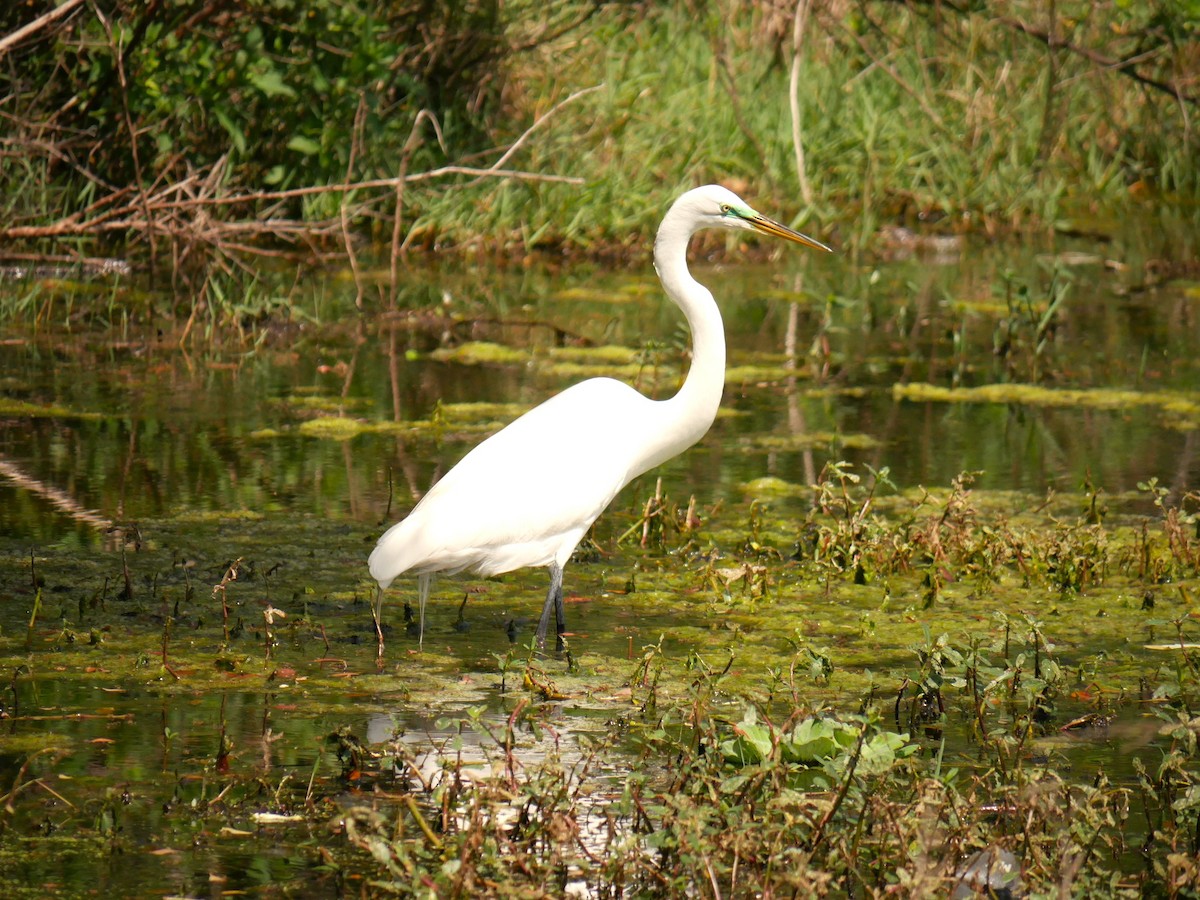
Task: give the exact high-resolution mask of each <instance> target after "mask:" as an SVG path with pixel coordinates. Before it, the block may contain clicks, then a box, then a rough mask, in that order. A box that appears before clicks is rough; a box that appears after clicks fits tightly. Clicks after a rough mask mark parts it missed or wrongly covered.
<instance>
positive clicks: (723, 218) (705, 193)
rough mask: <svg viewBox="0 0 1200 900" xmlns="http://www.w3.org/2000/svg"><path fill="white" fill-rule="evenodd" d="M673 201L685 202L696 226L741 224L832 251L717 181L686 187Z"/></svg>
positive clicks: (709, 226)
mask: <svg viewBox="0 0 1200 900" xmlns="http://www.w3.org/2000/svg"><path fill="white" fill-rule="evenodd" d="M675 205H676V206H685V208H686V209H687V210H688V212H690V213H691V215H692V217H693V219H694V221H695V223H696V227H697V228H744V229H746V230H748V231H757V232H758V233H760V234H769V235H772V236H774V237H781V238H783V239H784V240H788V241H794V242H795V243H797V244H803V245H804V246H806V247H812V248H813V249H815V250H825V251H828V252H832V251H831V250H830V249H829V248H828V247H826V246H825V245H824V244H822V243H821V242H820V241H818V240H814V239H813V238H810V237H808V236H807V235H804V234H801V233H800V232H798V231H793V230H792V229H791V228H788V227H787V226H786V225H783V224H781V223H779V222H776V221H775V220H774V219H769V218H767V217H766V216H764V215H763V214H762V213H760V212H758V211H756V210H755V209H753V208H752V207H750V205H749V204H747V203H746V201H745V200H743V199H742V198H741V197H739V196H738V195H737V194H735V193H734V192H733V191H731V190H728V189H727V188H723V187H721V186H720V185H719V184H709V185H705V186H704V187H699V188H696V189H695V190H691V191H688V192H687V193H686V194H684V195H683V196H682V197H680V198H679V199H678V200H677V201H675Z"/></svg>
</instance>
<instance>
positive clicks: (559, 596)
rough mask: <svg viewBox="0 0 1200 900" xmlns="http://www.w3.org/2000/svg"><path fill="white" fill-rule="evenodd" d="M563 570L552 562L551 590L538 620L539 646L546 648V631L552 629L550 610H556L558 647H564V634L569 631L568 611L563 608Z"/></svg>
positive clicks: (541, 648) (540, 648) (539, 647)
mask: <svg viewBox="0 0 1200 900" xmlns="http://www.w3.org/2000/svg"><path fill="white" fill-rule="evenodd" d="M562 581H563V570H562V566H560V565H559V564H558V563H556V562H555V563H550V590H549V592H547V594H546V605H545V606H543V607H542V618H541V620H539V621H538V630H537V647H538V649H539V650H545V649H546V632H547V631H549V630H550V611H551V610H553V611H554V618H555V624H556V625H557V634H556V644H555V645H556V647H557V648H558V649H559V650H561V649H562V645H563V643H562V636H563V635H564V634H565V633H566V631H567V611H566V610H565V609H564V608H563V590H562Z"/></svg>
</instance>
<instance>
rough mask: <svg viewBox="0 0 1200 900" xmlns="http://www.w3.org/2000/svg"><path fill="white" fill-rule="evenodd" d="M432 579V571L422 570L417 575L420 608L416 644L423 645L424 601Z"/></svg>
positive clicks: (426, 598) (427, 595) (427, 596)
mask: <svg viewBox="0 0 1200 900" xmlns="http://www.w3.org/2000/svg"><path fill="white" fill-rule="evenodd" d="M432 581H433V573H432V572H424V573H422V574H420V575H418V576H417V601H418V605H419V606H420V608H421V617H420V619H419V620H418V622H419V624H418V626H417V627H418V631H417V646H418V647H424V646H425V601H426V600H428V599H429V584H430V582H432Z"/></svg>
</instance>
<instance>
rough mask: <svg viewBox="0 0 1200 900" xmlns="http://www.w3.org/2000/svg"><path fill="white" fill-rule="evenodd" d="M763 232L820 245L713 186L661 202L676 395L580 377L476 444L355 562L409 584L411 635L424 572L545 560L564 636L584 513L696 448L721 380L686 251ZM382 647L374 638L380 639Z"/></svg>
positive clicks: (721, 365) (702, 295) (717, 323)
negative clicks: (678, 343) (675, 312)
mask: <svg viewBox="0 0 1200 900" xmlns="http://www.w3.org/2000/svg"><path fill="white" fill-rule="evenodd" d="M713 227H716V228H736V229H749V230H753V231H759V232H762V233H764V234H772V235H776V236H778V237H783V238H786V239H787V240H791V241H795V242H797V243H801V244H805V245H807V246H810V247H816V248H820V249H822V250H828V249H829V248H828V247H826V246H825V245H824V244H821V243H819V242H818V241H815V240H813V239H812V238H809V237H805V236H804V235H802V234H800V233H799V232H796V231H793V230H792V229H790V228H788V227H786V226H784V225H780V224H779V223H778V222H774V221H772V220H770V219H768V218H766V217H765V216H762V215H760V214H759V213H757V212H755V211H754V210H753V209H751V208H750V207H749V206H747V205H746V203H745V202H744V201H742V200H741V199H740V198H739V197H738V196H737V195H736V194H734V193H732V192H731V191H728V190H726V189H725V188H723V187H719V186H717V185H708V186H706V187H701V188H696V189H695V190H691V191H688V192H687V193H685V194H683V195H682V196H681V197H680V198H679V199H678V200H676V201H675V203H674V204H672V206H671V208H670V210H668V211H667V214H666V216H665V217H664V218H663V221H662V224H661V225H660V226H659V229H658V236H657V238H656V239H655V242H654V267H655V269H656V270H657V271H658V276H659V279H660V280H661V281H662V284H663V288H664V289H665V290H666V292H667V296H669V297H670V298H671V300H673V301H674V302H675V303H676V304H677V305H678V306H679V308H680V309H682V310H683V313H684V315H685V316H686V318H687V322H688V327H689V328H690V329H691V333H692V365H691V368H690V369H689V371H688V375H687V378H686V379H685V380H684V383H683V386H682V387H681V388H680V390H679V392H678V393H677V394H676V395H675V396H674V397H671V398H670V399H667V400H651V399H649V398H648V397H643V396H642V395H641V394H639V393H638V392H637V391H636V390H634V389H633V388H631V387H629V385H627V384H624V383H622V382H619V381H615V380H613V379H611V378H593V379H590V380H588V381H584V382H582V383H580V384H577V385H574V386H573V387H570V388H567V390H565V391H563V392H562V393H561V394H558V395H556V396H554V397H551V398H550V399H549V400H547V401H546V402H544V403H542V404H541V405H540V406H537V407H535V408H534V409H531V410H530V411H529V412H527V413H525V415H523V416H521V417H520V418H519V419H517V420H516V421H515V422H512V423H511V424H510V425H508V426H507V427H505V428H504V429H503V430H501V431H499V432H497V433H496V434H494V435H492V436H491V437H489V438H488V439H487V440H485V441H483V442H482V443H481V444H479V445H478V446H477V447H475V448H474V449H473V450H471V452H470V453H468V454H467V455H466V456H464V457H463V458H462V460H461V461H460V462H459V463H458V465H456V466H455V467H454V468H453V469H451V470H450V471H449V472H448V473H447V474H446V475H445V476H444V477H443V478H442V479H441V480H440V481H439V482H438V483H437V484H435V485H434V486H433V487H432V488H431V489H430V491H429V492H428V493H427V494H426V495H425V496H424V497H423V498H421V501H420V502H419V503H418V504H417V505H416V507H414V508H413V510H412V512H411V513H409V514H408V516H407V517H406V518H405V519H404V520H403V521H401V522H398V523H397V524H396V525H393V526H392V527H391V528H390V529H388V531H387V532H385V533H384V535H383V536H382V537H381V538H380V539H379V543H378V544H377V545H376V547H375V549H374V551H372V553H371V557H370V560H369V561H368V565H369V567H370V570H371V577H372V578H374V579H375V580H376V581H377V582H378V583H379V594H378V595H377V598H376V604H375V616H376V626H377V627H378V623H379V613H380V606H381V603H382V597H383V591H384V590H386V589H387V588H388V586H390V585H391V583H392V582H393V581H394V580H395V579H396V578H397V577H399V576H400V575H402V574H404V573H412V574H415V575H418V576H420V579H419V597H420V608H421V630H422V636H423V634H424V621H425V601H426V599H427V597H428V594H429V578H430V575H431V574H432V573H434V572H459V571H462V570H463V569H470V570H472V571H475V572H478V573H479V574H481V575H498V574H500V573H502V572H510V571H512V570H513V569H520V568H524V567H526V566H549V567H550V573H551V585H550V592H549V594H548V595H547V597H546V603H545V606H544V608H543V611H542V618H541V623H540V625H539V628H538V642H539V643H542V642H543V641H544V640H545V636H546V630H547V627H548V623H549V616H550V611H551V609H553V610H554V611H555V614H556V619H557V627H558V633H559V634H560V635H561V634H562V633H563V630H564V621H563V607H562V569H563V567H564V566H565V565H566V563H567V560H568V559H570V557H571V553H572V552H573V551H574V550H575V546H576V544H578V543H579V541H580V539H581V538H582V537H583V535H584V534H586V533H587V530H588V528H590V527H591V525H592V523H593V522H594V521H595V520H596V517H597V516H599V515H600V513H601V512H602V511H603V510H604V508H605V507H606V506H608V504H609V503H610V502H611V501H612V499H613V497H615V496H616V494H617V492H618V491H620V490H621V488H623V487H624V486H625V485H627V484H628V483H629V482H630V481H632V480H633V479H634V478H636V477H637V476H638V475H641V474H642V473H643V472H646V471H647V470H649V469H652V468H653V467H655V466H657V465H658V464H660V463H662V462H664V461H666V460H668V459H670V458H671V457H673V456H675V455H677V454H679V453H681V452H683V451H684V450H686V449H687V448H688V447H690V446H692V444H694V443H696V441H698V440H699V439H700V438H701V437H702V436H703V435H704V433H705V432H706V431H708V428H709V426H710V425H711V424H712V422H713V419H714V418H715V417H716V414H717V407H718V405H719V404H720V402H721V392H722V390H723V388H724V384H725V333H724V326H723V324H722V322H721V313H720V311H719V310H718V309H717V304H716V302H715V301H714V300H713V296H712V294H711V293H709V291H708V289H707V288H705V287H704V285H702V284H700V283H699V282H698V281H696V280H695V279H694V278H692V276H691V273H690V272H689V271H688V267H687V244H688V240H689V239H690V238H691V236H692V235H693V234H695V233H696V232H697V231H699V230H700V229H702V228H713ZM379 639H380V650H381V652H382V647H383V636H382V633H380V638H379Z"/></svg>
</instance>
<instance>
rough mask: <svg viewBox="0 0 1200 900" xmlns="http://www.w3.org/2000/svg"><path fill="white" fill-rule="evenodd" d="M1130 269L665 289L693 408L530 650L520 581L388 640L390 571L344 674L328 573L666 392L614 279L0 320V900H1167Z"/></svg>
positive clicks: (363, 577) (1148, 491) (919, 269)
mask: <svg viewBox="0 0 1200 900" xmlns="http://www.w3.org/2000/svg"><path fill="white" fill-rule="evenodd" d="M1148 234H1155V232H1153V231H1152V230H1151V229H1140V230H1137V229H1132V228H1131V229H1130V234H1129V235H1126V234H1117V235H1115V236H1113V237H1112V238H1110V239H1108V240H1106V241H1103V242H1097V241H1095V240H1094V239H1090V238H1072V237H1065V236H1064V237H1060V238H1058V239H1057V240H1056V241H1047V242H1045V245H1044V246H1036V247H1035V246H1023V245H1017V244H1003V243H999V244H997V243H986V242H983V241H977V242H976V241H967V242H966V243H963V244H956V245H954V246H953V248H952V252H950V253H949V254H948V255H947V254H941V255H938V256H931V255H925V254H921V253H917V254H914V255H903V254H901V255H898V256H897V255H889V254H884V253H878V254H867V253H864V254H862V255H859V254H849V255H843V256H832V257H829V258H821V257H818V256H817V255H815V254H810V255H804V254H796V253H784V254H778V255H776V256H774V257H773V258H772V259H770V260H764V261H760V262H757V263H752V264H751V263H742V262H741V261H740V259H741V256H742V255H743V254H742V253H741V251H740V250H739V249H737V248H734V249H732V251H731V252H729V253H728V254H724V255H719V256H717V257H714V259H712V260H704V259H701V260H698V261H694V262H693V271H694V272H695V273H696V275H697V277H698V278H699V279H700V280H701V281H703V282H704V283H705V284H707V285H708V286H709V287H710V288H711V289H712V291H713V293H714V295H715V296H716V297H717V299H718V302H719V303H720V305H721V308H722V311H723V314H724V316H725V321H726V330H727V334H728V337H729V345H730V353H729V357H730V358H729V372H728V379H727V385H726V391H725V400H724V402H723V405H722V410H721V414H720V415H719V417H718V419H717V422H716V424H715V425H714V427H713V429H712V431H711V432H710V433H709V434H708V435H707V436H706V437H705V438H704V439H703V440H702V441H701V443H700V444H699V445H697V446H696V447H694V448H693V449H692V450H690V451H688V452H687V453H685V454H683V455H682V456H680V457H678V458H676V459H674V460H671V461H670V462H668V463H666V464H664V465H663V466H661V467H660V468H658V469H657V470H655V471H653V472H651V473H649V474H648V475H646V476H644V477H642V478H640V479H638V480H637V481H635V482H634V483H633V484H631V485H630V486H629V487H628V488H627V489H626V490H625V491H624V492H622V494H621V495H619V496H618V498H617V499H616V501H614V503H613V504H612V506H611V507H610V508H609V510H608V511H607V512H606V513H605V514H604V515H602V516H601V518H600V520H599V521H598V522H597V524H596V526H595V528H594V530H593V533H592V534H591V535H590V536H589V538H588V539H587V540H586V541H585V542H584V544H582V545H581V547H580V550H579V551H578V552H577V554H576V558H575V559H574V560H573V561H572V563H571V564H570V566H568V568H567V570H566V582H565V585H566V591H567V616H568V628H569V634H568V647H567V652H566V653H563V654H559V655H556V656H552V657H550V658H538V657H536V656H535V655H534V654H532V652H531V650H530V638H531V636H532V628H533V626H534V625H535V623H536V616H537V614H538V612H539V610H540V604H541V601H542V597H543V595H544V591H545V573H544V572H542V571H540V570H539V571H519V572H514V573H511V574H509V575H505V576H501V577H499V578H493V579H477V578H472V577H469V576H455V577H447V578H439V579H437V580H436V581H435V584H434V593H433V596H432V598H431V601H430V606H429V609H428V610H427V620H426V635H425V640H424V646H423V648H422V649H418V646H417V641H416V637H415V635H414V634H413V632H412V629H411V628H410V627H408V626H409V624H410V619H409V617H410V616H411V609H410V610H407V614H406V610H405V606H406V600H414V598H415V593H416V591H415V584H414V583H412V582H413V580H412V579H403V578H402V579H401V580H400V581H399V582H397V584H396V585H395V586H393V588H392V589H391V590H390V591H389V593H388V600H387V603H386V605H385V624H386V626H387V648H386V652H385V655H384V657H383V658H382V659H377V657H376V645H375V638H374V628H373V625H372V621H371V615H370V600H371V598H372V596H373V592H374V584H373V582H371V581H370V578H369V576H368V574H367V571H366V556H367V554H368V553H369V551H370V548H371V547H372V546H373V543H374V541H375V539H376V538H377V537H378V535H379V534H380V533H381V531H382V530H383V529H384V528H386V526H387V525H388V524H390V523H391V522H393V521H395V520H396V519H398V518H399V517H400V516H402V515H403V514H404V512H405V511H406V510H407V509H409V508H411V506H412V504H413V503H414V502H415V500H416V498H418V497H419V496H420V495H421V493H422V492H423V491H424V490H426V489H427V488H428V487H429V486H430V485H431V484H432V483H433V482H434V481H436V479H437V478H438V476H439V475H440V474H442V473H444V472H445V471H446V470H447V469H448V467H449V466H451V465H452V464H453V463H454V462H455V461H456V460H457V459H458V458H460V457H461V456H462V455H463V453H465V452H466V451H467V450H468V449H469V448H470V447H471V446H473V445H474V443H476V442H478V441H479V440H480V439H482V437H484V436H486V435H487V434H489V433H491V432H493V431H495V430H496V429H498V428H499V427H501V426H502V425H503V423H505V422H507V421H510V420H511V419H512V418H515V417H516V416H517V415H519V414H520V413H521V412H522V411H524V410H525V409H527V408H530V407H531V406H533V405H535V404H536V403H538V402H540V401H541V400H542V399H544V398H545V397H547V396H549V395H551V394H552V393H554V392H555V391H557V390H561V389H562V388H563V387H565V386H567V385H569V384H571V383H573V382H574V381H577V380H580V379H581V378H584V377H588V376H590V375H595V374H606V375H613V376H614V377H618V378H622V379H623V380H626V381H628V382H629V383H631V384H633V385H635V386H636V387H638V389H639V390H641V391H642V392H644V393H646V394H648V395H651V396H658V397H661V396H666V395H669V394H670V393H672V392H673V391H674V389H675V386H676V385H677V383H678V381H679V379H680V377H681V373H682V372H683V371H685V370H686V367H687V352H686V351H687V334H686V332H685V330H684V328H683V322H682V319H681V318H680V317H679V316H678V314H677V312H676V310H675V309H674V308H673V307H671V306H670V305H669V304H668V303H667V302H666V301H665V300H663V299H661V297H660V291H659V288H658V284H657V280H656V279H655V278H654V274H653V271H652V269H651V268H650V266H649V265H648V264H647V263H644V262H634V263H632V264H630V265H629V266H626V267H619V268H612V267H610V268H605V267H601V266H600V265H599V264H588V263H578V264H574V265H571V266H563V265H561V264H555V263H554V262H553V261H552V260H545V259H543V260H540V261H539V260H536V259H535V260H532V261H530V262H529V263H528V264H525V265H519V266H517V265H511V264H509V265H499V264H495V263H484V262H477V263H467V262H465V261H464V262H458V263H454V264H446V265H443V266H433V265H424V266H414V267H412V268H405V269H404V270H403V271H402V273H401V278H400V280H399V282H398V285H397V290H396V291H395V292H394V293H392V292H391V291H390V285H389V277H388V272H387V267H386V264H385V265H384V266H383V267H381V268H380V269H379V270H375V269H372V268H371V267H370V265H368V264H366V263H365V262H364V263H363V264H362V266H361V268H360V269H359V270H358V271H357V272H356V273H351V272H349V271H342V270H335V269H327V268H322V267H320V266H306V267H304V268H303V269H301V270H298V271H287V270H286V266H281V267H280V270H278V271H269V272H263V273H261V274H260V275H259V276H258V277H257V278H256V279H255V281H254V282H253V284H252V286H251V287H250V288H248V289H247V290H252V291H254V292H256V293H257V294H258V300H259V302H258V304H257V306H256V309H259V310H262V309H269V310H271V312H269V313H262V312H258V313H256V314H254V315H251V314H247V315H246V316H245V317H244V319H243V321H242V322H241V327H240V329H239V330H238V331H237V332H236V333H229V332H227V331H225V332H221V331H214V333H213V334H212V335H211V336H210V338H209V339H207V340H205V341H203V342H202V343H200V344H199V345H198V344H197V342H194V341H186V340H181V333H182V332H183V331H184V330H185V328H194V329H197V330H202V329H203V328H204V327H205V322H204V314H203V311H200V312H199V313H197V315H195V316H193V319H192V320H191V321H190V322H185V317H183V316H177V315H174V314H173V313H172V312H170V311H164V308H163V307H162V306H160V305H158V302H157V300H156V295H155V292H154V291H153V290H151V289H150V287H149V286H148V285H146V284H142V283H141V282H140V281H139V280H138V279H136V278H133V277H131V276H128V275H119V274H118V275H107V274H106V275H104V276H102V277H96V278H88V277H82V276H79V275H77V274H74V275H73V274H72V273H70V272H55V273H53V275H51V274H47V273H44V272H43V273H27V274H26V275H25V276H24V277H23V278H21V279H19V280H16V281H12V280H10V281H8V282H6V283H4V284H2V285H0V291H12V292H14V293H17V292H20V294H21V296H22V297H26V298H28V299H27V300H25V301H23V306H22V308H23V309H24V310H25V313H24V314H23V315H19V316H14V317H12V318H11V319H9V320H8V321H6V322H5V323H4V324H3V326H2V328H0V798H2V800H3V802H2V804H0V860H2V861H3V862H2V864H0V873H2V874H0V881H2V882H3V885H4V887H3V892H4V894H5V896H11V897H22V896H28V897H41V896H46V895H48V894H51V893H53V894H56V895H62V896H95V895H98V894H110V895H117V896H127V897H135V896H146V897H150V896H188V897H196V896H231V895H240V894H251V895H255V896H338V895H347V896H349V895H353V896H360V895H372V896H373V895H379V896H384V895H392V894H397V893H398V894H401V895H408V894H418V895H429V896H433V895H437V896H451V895H462V896H477V895H481V894H496V895H499V894H502V895H506V896H508V895H526V896H538V895H541V894H549V895H571V896H596V897H615V896H643V895H660V896H675V895H680V894H691V895H697V896H750V895H771V896H780V895H782V896H813V895H823V894H830V895H839V896H867V895H877V894H882V893H885V892H898V893H901V894H902V895H908V896H929V895H930V894H941V895H948V894H950V893H952V892H953V891H954V890H956V889H959V890H961V889H967V890H969V886H970V885H971V884H976V885H981V884H989V885H990V886H991V889H992V890H993V891H996V892H1000V891H1002V890H1007V891H1012V892H1015V893H1013V894H1011V895H1016V894H1032V895H1044V894H1050V893H1058V892H1060V891H1063V892H1065V893H1066V894H1068V895H1072V894H1073V895H1077V896H1078V895H1088V896H1194V895H1195V892H1196V889H1197V884H1198V883H1200V882H1198V879H1200V872H1198V871H1197V864H1196V853H1197V850H1198V849H1200V847H1198V845H1197V842H1198V841H1200V837H1198V835H1200V782H1198V781H1197V766H1196V762H1197V756H1196V754H1197V735H1198V732H1200V719H1197V718H1196V717H1194V716H1193V715H1192V713H1193V712H1194V711H1195V707H1194V706H1193V704H1195V703H1196V702H1197V678H1198V677H1200V652H1198V646H1200V634H1198V624H1200V623H1198V621H1197V615H1198V614H1200V613H1198V605H1197V598H1198V597H1200V589H1198V588H1197V582H1196V579H1197V571H1198V568H1200V531H1198V526H1197V521H1198V520H1197V517H1196V516H1197V509H1198V507H1200V494H1198V488H1197V483H1198V481H1200V454H1198V453H1197V450H1198V449H1200V448H1198V447H1197V429H1198V427H1200V391H1198V389H1197V386H1198V385H1200V372H1198V371H1197V368H1198V366H1200V363H1198V362H1197V359H1198V357H1197V354H1196V352H1195V348H1196V347H1197V346H1200V283H1198V282H1197V281H1195V280H1194V278H1192V279H1189V277H1188V275H1187V272H1186V270H1184V269H1178V268H1174V269H1173V268H1172V267H1171V266H1170V265H1167V264H1164V262H1163V260H1164V257H1166V258H1167V259H1170V258H1171V257H1172V253H1171V252H1170V251H1168V250H1167V249H1166V248H1165V247H1164V246H1162V245H1156V244H1154V243H1152V241H1151V239H1149V238H1147V237H1144V236H1145V235H1148ZM1137 235H1142V236H1143V237H1137ZM1164 240H1165V239H1164ZM1185 242H1186V239H1185ZM723 259H728V260H729V261H728V262H723V261H721V260H723ZM296 285H300V286H301V287H300V288H298V289H297V288H296ZM276 295H277V296H276ZM10 308H11V305H10ZM194 311H195V310H194ZM561 441H562V446H563V452H570V447H571V435H569V434H564V435H562V436H561ZM981 873H982V874H981ZM981 879H982V880H981ZM989 879H990V880H989ZM997 879H998V880H997ZM964 885H965V886H967V887H966V888H964V887H963V886H964ZM968 895H969V894H968Z"/></svg>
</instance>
